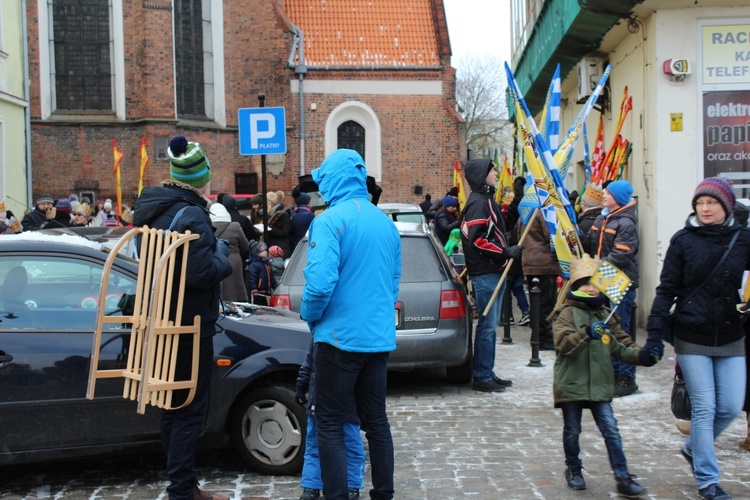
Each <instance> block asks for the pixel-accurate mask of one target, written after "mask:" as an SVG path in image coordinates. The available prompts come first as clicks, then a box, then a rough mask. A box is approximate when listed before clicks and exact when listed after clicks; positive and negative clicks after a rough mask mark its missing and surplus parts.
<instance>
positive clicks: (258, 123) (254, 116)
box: [238, 107, 286, 155]
mask: <svg viewBox="0 0 750 500" xmlns="http://www.w3.org/2000/svg"><path fill="white" fill-rule="evenodd" d="M238 113H239V116H238V128H239V136H240V154H241V155H278V154H286V114H285V110H284V108H283V107H276V108H242V109H240V110H239V111H238Z"/></svg>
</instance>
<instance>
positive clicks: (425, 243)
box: [287, 236, 447, 286]
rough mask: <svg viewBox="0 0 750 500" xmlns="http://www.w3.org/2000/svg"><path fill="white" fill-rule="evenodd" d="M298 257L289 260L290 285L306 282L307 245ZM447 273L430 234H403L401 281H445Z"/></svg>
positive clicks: (302, 248) (300, 250)
mask: <svg viewBox="0 0 750 500" xmlns="http://www.w3.org/2000/svg"><path fill="white" fill-rule="evenodd" d="M298 251H299V252H300V255H299V257H298V258H295V259H292V260H291V261H290V262H289V265H290V269H287V272H289V273H290V274H289V283H288V284H289V285H291V286H301V285H304V284H305V275H304V273H303V272H302V271H303V270H304V269H305V266H306V265H307V247H306V246H304V247H300V248H299V249H298ZM446 279H447V275H446V274H445V270H444V268H443V264H442V262H441V261H440V257H439V256H438V254H437V253H436V249H435V246H434V245H433V244H432V242H431V241H430V239H429V237H428V236H401V280H400V281H401V283H423V282H426V281H445V280H446Z"/></svg>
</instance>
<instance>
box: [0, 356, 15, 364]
mask: <svg viewBox="0 0 750 500" xmlns="http://www.w3.org/2000/svg"><path fill="white" fill-rule="evenodd" d="M11 361H13V356H11V355H10V354H0V363H10V362H11Z"/></svg>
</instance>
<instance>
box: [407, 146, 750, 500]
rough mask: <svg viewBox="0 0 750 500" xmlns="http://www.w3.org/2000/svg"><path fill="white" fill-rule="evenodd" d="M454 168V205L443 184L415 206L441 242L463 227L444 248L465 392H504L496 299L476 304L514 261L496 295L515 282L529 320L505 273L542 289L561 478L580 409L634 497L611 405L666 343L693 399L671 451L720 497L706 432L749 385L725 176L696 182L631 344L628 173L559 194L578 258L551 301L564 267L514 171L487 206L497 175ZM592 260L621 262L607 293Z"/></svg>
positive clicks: (745, 263) (575, 458) (742, 243)
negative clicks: (468, 299) (465, 331)
mask: <svg viewBox="0 0 750 500" xmlns="http://www.w3.org/2000/svg"><path fill="white" fill-rule="evenodd" d="M464 173H465V177H466V180H467V182H468V184H469V187H470V188H471V194H470V196H469V199H468V201H467V203H466V206H465V207H461V211H460V212H459V211H456V210H451V209H450V207H452V206H453V204H454V201H453V197H452V196H450V193H448V194H447V195H446V197H445V198H443V200H442V202H441V203H440V205H442V206H441V207H436V204H435V203H428V202H430V201H431V197H430V198H428V197H427V196H426V197H425V201H424V202H422V204H421V205H420V206H421V207H422V209H423V211H424V212H425V214H426V216H427V217H430V218H431V220H432V223H433V227H434V232H435V236H436V237H437V238H438V239H440V241H441V242H443V243H445V241H444V238H445V235H446V234H450V232H449V231H450V230H451V229H452V228H453V227H456V225H457V226H458V227H460V231H461V242H460V244H457V243H451V242H450V241H449V243H448V244H446V251H447V252H448V253H449V255H450V254H451V253H452V252H454V251H463V253H464V255H465V259H466V266H467V270H468V275H469V280H470V284H471V293H472V294H473V298H474V301H475V305H476V309H477V311H478V322H477V326H476V332H475V341H474V370H473V389H475V390H477V391H483V392H502V391H505V390H506V389H508V388H509V387H511V386H512V381H511V380H508V379H502V378H500V377H499V376H498V375H497V374H496V373H495V371H494V366H495V356H494V354H495V341H496V338H495V337H496V334H495V327H496V326H497V324H498V319H499V315H500V306H499V304H500V303H501V298H498V299H497V300H496V301H495V302H493V304H492V305H491V306H490V307H489V308H487V305H488V299H489V297H490V295H491V294H492V292H493V291H494V289H495V288H496V287H497V286H498V283H499V281H500V277H501V273H502V272H503V270H504V269H505V267H506V266H508V265H510V266H513V265H514V264H517V263H518V261H520V262H521V269H522V271H521V272H519V271H518V270H516V271H515V272H514V271H513V268H512V267H511V269H510V270H509V273H508V278H507V281H505V282H504V283H503V285H502V288H501V290H500V294H499V297H502V294H503V293H504V292H505V290H506V288H507V289H510V288H512V289H513V290H514V295H516V297H517V302H518V308H519V309H521V311H522V315H523V318H522V321H523V322H524V324H526V319H527V314H528V301H527V299H526V295H525V291H524V290H523V288H522V286H520V287H519V286H518V285H517V284H516V283H517V282H516V281H515V280H514V278H513V277H514V276H518V275H520V276H521V277H523V276H525V277H526V280H527V285H528V287H529V289H530V288H531V286H532V284H531V282H532V280H534V282H535V283H536V284H537V286H538V287H539V289H540V291H541V293H540V313H539V318H538V322H539V323H538V324H539V342H540V345H539V348H540V349H541V350H545V349H549V350H555V351H556V354H557V355H556V361H555V369H554V403H555V407H559V408H561V409H562V416H563V450H564V456H565V464H566V469H565V474H564V476H565V479H566V482H567V484H568V486H569V487H570V488H571V489H575V490H580V489H585V487H586V485H585V481H584V479H583V476H582V473H581V470H582V462H581V460H580V457H579V453H580V447H579V444H578V443H579V435H580V433H581V413H582V410H583V408H588V409H589V410H590V411H591V412H592V415H593V417H594V420H595V422H596V424H597V426H598V428H599V430H600V432H601V434H602V436H603V438H604V440H605V443H606V445H607V451H608V454H609V459H610V463H611V466H612V471H613V473H614V476H615V481H616V488H617V492H618V494H620V495H622V496H626V497H632V498H635V497H639V496H642V495H643V494H645V492H646V489H645V488H643V487H642V486H641V485H639V484H638V483H636V482H635V481H634V480H633V478H632V476H631V475H630V474H629V472H628V468H627V462H626V459H625V455H624V453H623V450H622V442H621V439H620V435H619V430H618V428H617V421H616V419H615V418H614V416H613V413H612V408H611V401H612V398H613V397H623V396H627V395H630V394H634V393H635V392H637V391H638V385H637V384H636V370H635V366H636V365H639V366H653V365H654V364H655V363H656V362H658V361H659V360H660V359H661V358H662V356H663V352H664V341H668V342H670V343H671V344H672V345H673V346H674V349H675V353H676V354H677V362H678V364H679V369H680V371H681V373H682V374H683V376H684V378H685V381H686V384H687V388H688V393H689V394H690V398H691V403H692V410H691V411H692V414H691V422H690V425H689V426H688V429H687V430H686V431H685V433H686V434H687V438H686V440H685V442H684V444H683V446H682V449H681V452H682V455H683V456H684V457H685V459H686V460H687V462H688V463H689V465H690V467H691V469H692V470H693V474H694V476H695V480H696V484H697V486H698V494H699V496H700V497H701V498H705V499H726V498H731V497H730V496H729V495H728V494H727V493H726V492H725V491H724V490H723V489H722V488H721V486H720V485H719V467H718V463H717V460H716V456H715V452H714V441H715V440H716V438H718V437H719V435H721V433H722V432H723V431H724V430H725V429H726V428H727V427H728V426H729V425H730V424H731V423H732V421H734V419H735V418H736V417H737V416H738V415H739V414H740V412H741V411H743V410H745V411H747V410H750V389H748V385H747V384H746V380H747V373H748V370H750V367H748V364H747V358H746V357H745V346H746V344H747V343H748V340H747V339H748V336H747V335H746V331H747V330H748V329H749V328H750V322H748V321H746V317H745V316H746V314H747V312H748V311H749V310H750V302H747V303H745V304H744V305H743V304H742V303H744V302H745V300H744V298H743V297H738V293H737V290H738V289H741V287H742V279H743V273H744V272H745V271H746V270H748V269H750V248H749V247H748V244H749V243H748V242H749V241H750V231H748V230H746V229H745V228H746V226H747V218H748V210H747V207H745V206H744V205H742V204H741V203H738V202H737V201H736V199H735V195H734V192H733V190H732V187H731V185H730V184H729V183H728V182H727V181H726V180H724V179H721V178H708V179H705V180H703V181H702V182H701V183H700V184H699V185H698V187H697V188H696V190H695V193H694V195H693V202H692V212H691V213H690V215H689V217H688V219H687V222H686V225H685V228H684V229H682V230H680V231H678V232H677V233H676V234H675V235H674V236H673V237H672V239H671V241H670V246H669V249H668V250H667V253H666V257H665V261H664V266H663V269H662V273H661V276H660V284H659V286H658V287H657V289H656V297H655V299H654V302H653V305H652V307H651V311H650V314H649V316H648V325H647V331H648V337H647V338H646V340H645V342H642V343H641V344H640V345H639V344H636V341H635V340H636V339H635V329H636V328H635V324H634V321H633V320H632V319H631V316H632V313H633V309H634V305H635V300H636V294H637V289H638V285H639V282H638V278H639V271H638V251H639V239H638V218H637V201H636V199H635V198H634V197H633V187H632V185H631V184H630V183H629V182H628V181H626V180H616V181H610V182H605V183H604V184H603V185H602V186H597V185H594V184H589V185H587V186H586V188H585V190H584V192H583V193H582V194H581V196H580V197H579V196H578V195H577V193H572V194H571V195H570V199H571V201H572V203H573V204H574V205H576V207H577V221H576V222H577V226H578V230H579V237H580V242H581V246H582V249H583V254H582V257H581V258H574V261H573V262H572V265H571V269H570V283H569V287H568V288H567V289H566V290H567V291H565V290H563V291H562V293H564V296H562V297H561V296H560V288H559V287H560V286H561V284H562V283H563V282H562V281H561V280H560V276H561V275H562V272H561V269H560V265H559V263H558V260H557V258H556V256H555V253H554V250H553V249H552V247H551V244H550V243H551V237H550V232H549V230H548V228H547V224H546V222H545V220H544V218H543V217H542V215H541V213H540V212H539V211H536V213H535V214H534V215H532V217H531V218H530V220H529V227H528V228H526V227H524V225H523V224H522V223H521V222H520V221H519V214H518V208H517V207H518V203H519V201H520V199H521V198H522V197H523V193H524V188H523V185H524V182H525V181H524V179H523V178H522V177H519V178H517V179H516V181H515V183H514V186H513V191H514V193H513V194H514V196H513V197H512V198H510V197H504V198H503V202H502V203H501V204H498V203H496V201H495V190H496V186H497V172H496V170H495V166H494V165H493V164H492V162H491V161H490V160H487V159H477V160H471V161H469V162H468V163H467V165H466V167H465V170H464ZM428 196H429V195H428ZM446 207H447V208H446ZM447 231H448V232H447ZM446 232H447V233H446ZM523 233H525V237H524V240H523V241H522V243H521V245H520V246H519V237H520V235H521V234H523ZM603 260H606V261H608V262H609V263H610V264H612V265H613V266H614V267H616V268H617V269H619V270H621V271H623V272H624V273H625V274H626V275H627V277H628V278H629V280H630V282H631V286H630V287H629V288H628V289H627V291H626V292H625V294H624V296H623V297H622V298H621V300H619V301H618V302H616V303H614V302H612V301H610V300H609V299H608V298H607V297H605V296H604V295H602V294H601V292H600V291H599V290H598V289H596V288H595V287H594V286H592V285H591V284H590V283H589V280H590V278H591V276H592V275H593V274H594V273H595V271H596V269H597V268H598V266H599V263H600V262H601V261H603ZM520 282H521V283H523V281H522V279H521V281H520ZM738 304H739V305H738ZM740 306H741V307H740ZM485 309H486V310H485ZM610 311H613V312H614V311H616V314H610ZM484 312H487V314H484ZM749 415H750V414H749ZM681 430H682V427H681ZM749 443H750V416H748V438H747V439H746V440H745V441H744V442H743V443H741V447H742V448H743V449H750V444H749Z"/></svg>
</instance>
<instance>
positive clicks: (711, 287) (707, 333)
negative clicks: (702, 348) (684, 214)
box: [647, 214, 750, 346]
mask: <svg viewBox="0 0 750 500" xmlns="http://www.w3.org/2000/svg"><path fill="white" fill-rule="evenodd" d="M737 231H741V233H740V234H739V236H738V238H737V241H736V242H735V244H734V246H733V247H732V251H731V252H730V254H729V256H728V257H727V259H726V260H725V261H724V263H723V264H722V265H721V268H720V269H719V270H718V271H717V272H716V273H715V274H714V276H713V277H712V278H711V281H710V282H708V283H706V285H705V286H704V287H703V288H701V290H700V291H699V292H698V293H697V294H696V296H695V297H694V298H692V299H691V300H690V303H688V304H685V299H686V298H688V295H690V293H691V292H692V291H693V290H694V289H695V288H696V287H698V286H699V285H700V284H701V283H703V282H704V281H705V280H706V278H708V276H709V274H710V273H711V271H712V270H713V269H714V267H715V266H716V264H718V263H719V260H721V256H722V255H723V254H724V252H725V250H726V248H727V246H728V245H729V242H730V240H731V239H732V236H733V235H734V233H735V232H737ZM746 269H750V230H748V229H744V228H743V227H742V226H740V225H739V224H737V223H736V222H734V219H733V218H731V219H730V220H729V221H728V223H727V224H725V225H709V226H701V225H698V223H697V218H696V217H695V215H694V214H693V215H691V216H690V217H689V218H688V221H687V224H686V225H685V228H684V229H681V230H679V231H678V232H677V233H675V235H674V236H672V239H671V241H670V243H669V248H668V249H667V254H666V257H665V258H664V266H663V267H662V271H661V278H660V283H659V286H658V287H657V288H656V297H655V298H654V303H653V306H652V307H651V314H650V316H649V318H648V325H647V329H648V334H649V338H657V339H661V338H662V336H663V332H664V330H665V328H666V327H667V326H668V324H667V322H668V320H669V311H670V308H671V307H672V304H674V303H675V301H676V303H677V305H676V308H677V313H676V315H675V318H674V320H675V321H674V324H673V326H672V332H673V333H674V336H675V338H679V339H682V340H685V341H687V342H691V343H693V344H699V345H707V346H718V345H724V344H728V343H730V342H734V341H735V340H738V339H741V338H742V336H743V335H744V331H743V328H742V320H741V316H740V314H739V312H738V311H737V307H736V306H737V304H738V303H739V302H741V300H740V297H739V295H738V292H737V290H738V289H739V288H740V286H741V283H742V273H743V271H744V270H746Z"/></svg>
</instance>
